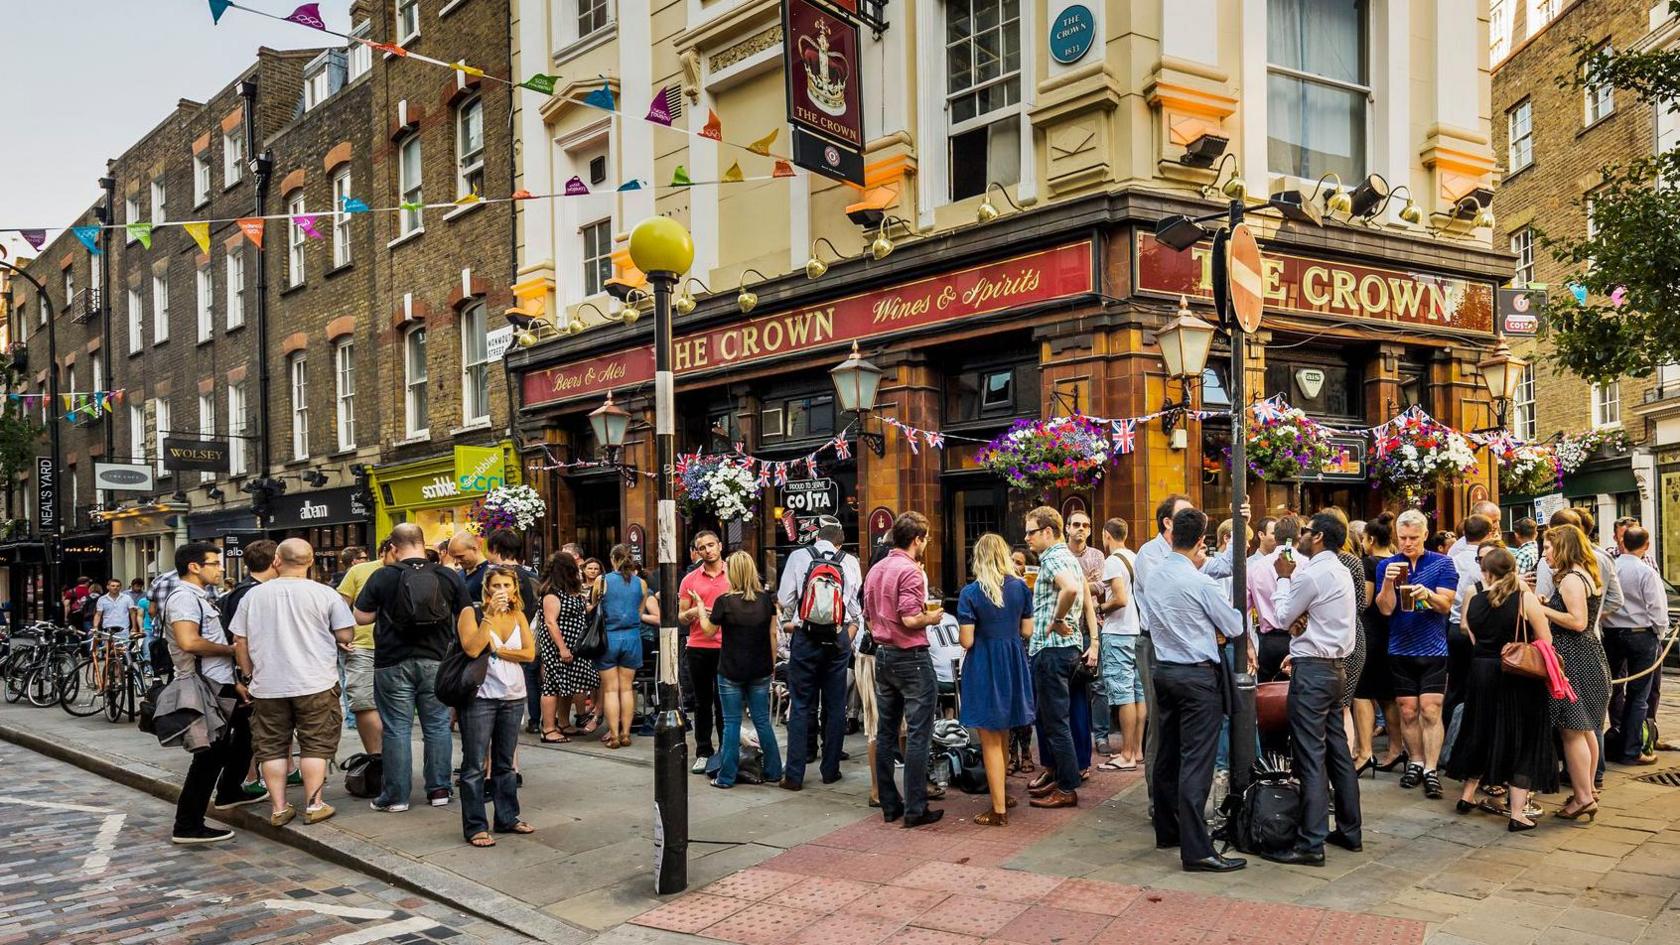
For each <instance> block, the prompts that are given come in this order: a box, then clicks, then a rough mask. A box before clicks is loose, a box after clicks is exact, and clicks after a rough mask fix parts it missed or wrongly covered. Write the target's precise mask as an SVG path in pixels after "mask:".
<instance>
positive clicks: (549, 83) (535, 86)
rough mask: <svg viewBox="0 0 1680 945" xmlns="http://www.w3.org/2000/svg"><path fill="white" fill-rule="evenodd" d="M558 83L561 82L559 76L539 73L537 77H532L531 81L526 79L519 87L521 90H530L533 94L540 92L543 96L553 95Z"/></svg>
mask: <svg viewBox="0 0 1680 945" xmlns="http://www.w3.org/2000/svg"><path fill="white" fill-rule="evenodd" d="M558 81H560V77H559V76H557V75H549V74H547V73H544V72H539V73H537V74H536V75H534V76H531V77H530V78H529V79H526V80H525V81H524V82H521V83H519V86H520V88H526V89H530V90H531V91H533V92H539V93H541V94H543V95H553V94H554V84H555V83H556V82H558Z"/></svg>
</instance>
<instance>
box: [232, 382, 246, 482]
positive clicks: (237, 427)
mask: <svg viewBox="0 0 1680 945" xmlns="http://www.w3.org/2000/svg"><path fill="white" fill-rule="evenodd" d="M227 402H228V420H227V429H228V475H229V476H230V477H231V476H243V475H245V473H246V468H245V437H246V434H247V433H248V432H249V431H250V413H249V406H248V404H247V403H246V400H245V382H244V381H240V382H239V383H237V384H229V385H228V396H227Z"/></svg>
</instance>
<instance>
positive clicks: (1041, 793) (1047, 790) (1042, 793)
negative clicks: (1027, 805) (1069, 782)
mask: <svg viewBox="0 0 1680 945" xmlns="http://www.w3.org/2000/svg"><path fill="white" fill-rule="evenodd" d="M1055 790H1056V781H1055V779H1054V778H1052V779H1051V780H1050V783H1049V784H1045V785H1041V786H1035V787H1029V788H1027V796H1028V797H1048V796H1049V795H1050V794H1052V793H1054V792H1055Z"/></svg>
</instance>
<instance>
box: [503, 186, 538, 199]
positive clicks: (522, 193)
mask: <svg viewBox="0 0 1680 945" xmlns="http://www.w3.org/2000/svg"><path fill="white" fill-rule="evenodd" d="M535 196H536V194H533V193H531V192H530V191H529V190H526V189H525V188H523V187H521V188H519V189H518V190H516V191H514V192H513V193H512V194H510V195H509V196H508V199H509V200H530V199H531V198H532V197H535Z"/></svg>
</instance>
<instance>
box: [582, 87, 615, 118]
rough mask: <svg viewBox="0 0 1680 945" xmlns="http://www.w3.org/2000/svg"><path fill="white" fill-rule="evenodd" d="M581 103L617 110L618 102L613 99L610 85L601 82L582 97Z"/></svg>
mask: <svg viewBox="0 0 1680 945" xmlns="http://www.w3.org/2000/svg"><path fill="white" fill-rule="evenodd" d="M583 104H585V105H589V106H591V107H594V108H603V109H606V110H607V111H609V112H611V111H617V110H618V103H617V102H614V101H613V94H612V86H610V85H607V84H605V83H602V85H601V87H600V88H598V89H596V90H595V91H593V92H590V93H589V94H588V95H585V96H584V97H583Z"/></svg>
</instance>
